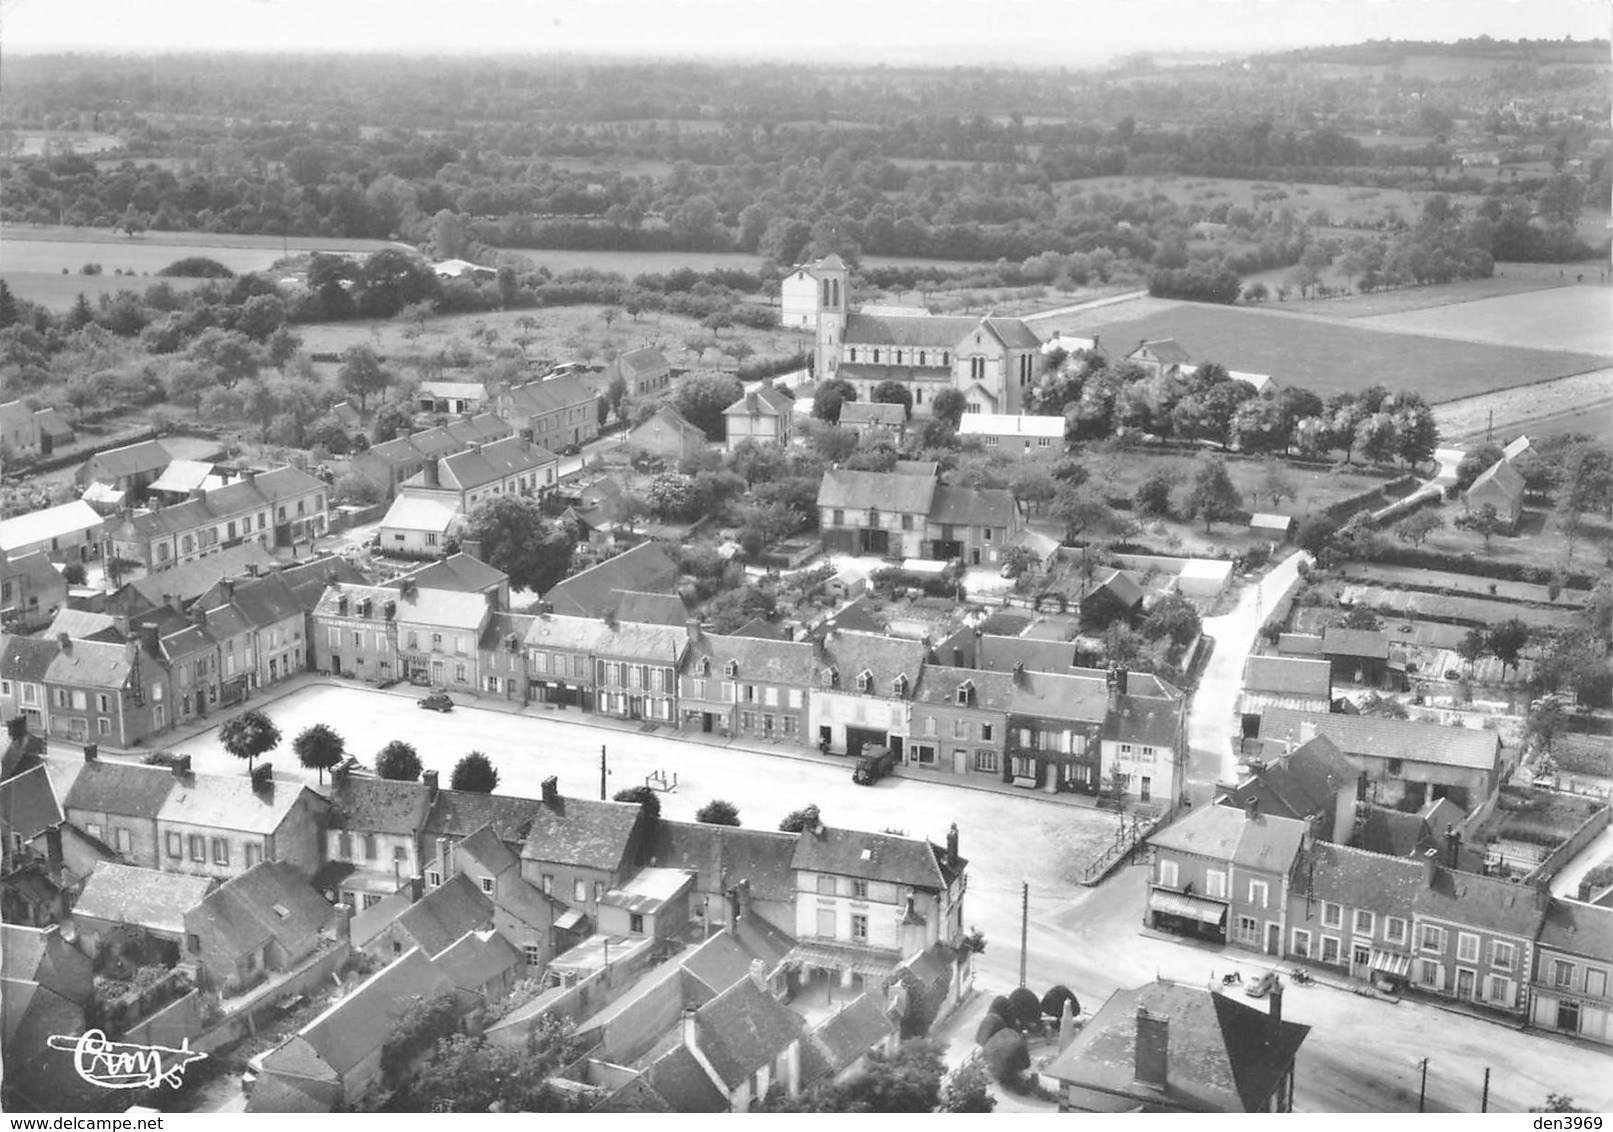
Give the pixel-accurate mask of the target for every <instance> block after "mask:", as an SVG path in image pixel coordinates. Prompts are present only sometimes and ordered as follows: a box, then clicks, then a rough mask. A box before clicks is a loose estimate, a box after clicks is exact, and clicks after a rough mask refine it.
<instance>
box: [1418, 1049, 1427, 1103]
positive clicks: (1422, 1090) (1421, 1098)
mask: <svg viewBox="0 0 1613 1132" xmlns="http://www.w3.org/2000/svg"><path fill="white" fill-rule="evenodd" d="M1422 1067H1423V1081H1422V1084H1420V1085H1418V1086H1417V1111H1418V1112H1424V1111H1426V1109H1424V1107H1423V1104H1424V1102H1425V1101H1426V1100H1427V1099H1428V1059H1427V1058H1426V1057H1425V1058H1423V1060H1422Z"/></svg>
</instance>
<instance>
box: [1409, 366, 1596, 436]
mask: <svg viewBox="0 0 1613 1132" xmlns="http://www.w3.org/2000/svg"><path fill="white" fill-rule="evenodd" d="M1434 418H1435V419H1436V420H1437V421H1438V422H1439V430H1440V435H1441V436H1443V437H1444V438H1445V439H1446V440H1447V441H1457V440H1471V439H1477V438H1479V437H1482V436H1483V435H1484V434H1485V433H1486V432H1487V431H1490V430H1491V429H1492V428H1493V430H1494V433H1495V435H1496V436H1500V437H1503V438H1510V437H1513V436H1516V435H1517V434H1518V433H1520V432H1527V433H1528V434H1529V435H1530V436H1534V437H1543V436H1555V435H1557V434H1559V433H1565V432H1577V433H1584V434H1585V435H1587V436H1594V437H1598V438H1600V439H1602V440H1613V369H1600V370H1593V371H1591V372H1590V373H1582V374H1576V375H1574V376H1573V377H1561V378H1558V379H1557V380H1556V381H1546V382H1542V383H1540V384H1539V385H1529V386H1524V387H1522V388H1518V389H1502V390H1498V391H1496V392H1493V393H1484V394H1480V395H1479V396H1476V397H1467V398H1464V399H1462V400H1460V401H1450V402H1447V403H1445V404H1443V405H1439V406H1436V407H1435V409H1434Z"/></svg>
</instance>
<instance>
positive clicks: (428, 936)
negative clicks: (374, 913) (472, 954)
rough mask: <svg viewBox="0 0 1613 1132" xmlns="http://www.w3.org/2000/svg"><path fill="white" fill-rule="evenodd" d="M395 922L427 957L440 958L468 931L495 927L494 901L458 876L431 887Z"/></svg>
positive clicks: (462, 876) (472, 883)
mask: <svg viewBox="0 0 1613 1132" xmlns="http://www.w3.org/2000/svg"><path fill="white" fill-rule="evenodd" d="M393 922H394V923H395V924H397V926H398V927H399V928H401V929H402V930H404V931H406V932H407V933H408V934H409V937H410V938H411V939H413V940H414V942H415V943H416V944H418V945H419V946H420V948H421V950H422V951H424V952H425V953H426V954H427V955H440V954H442V952H443V951H445V950H447V949H448V948H449V947H451V946H452V945H453V943H454V941H455V940H457V939H458V938H459V937H460V936H462V935H464V934H465V933H466V932H467V931H471V930H474V929H485V928H490V927H492V926H493V901H492V900H491V899H490V898H489V897H488V896H487V894H486V893H484V892H483V891H482V890H481V888H480V887H479V886H478V885H477V884H476V882H475V881H473V880H471V879H470V877H468V876H466V875H465V874H464V873H456V874H454V875H453V876H451V877H449V878H448V879H447V880H445V881H443V882H442V883H441V884H439V885H438V886H437V887H436V888H428V889H427V890H426V892H425V894H424V895H422V896H421V897H420V899H419V900H417V901H415V902H414V903H413V904H411V905H409V907H408V908H406V909H405V910H404V911H403V913H402V914H401V915H399V916H398V918H397V919H396V920H394V921H393Z"/></svg>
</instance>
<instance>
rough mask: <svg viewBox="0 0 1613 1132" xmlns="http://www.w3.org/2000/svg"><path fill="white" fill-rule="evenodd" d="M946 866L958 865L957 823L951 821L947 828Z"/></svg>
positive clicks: (952, 867)
mask: <svg viewBox="0 0 1613 1132" xmlns="http://www.w3.org/2000/svg"><path fill="white" fill-rule="evenodd" d="M947 867H948V868H951V869H956V868H957V867H958V823H957V822H953V823H952V825H951V827H950V828H949V829H948V830H947Z"/></svg>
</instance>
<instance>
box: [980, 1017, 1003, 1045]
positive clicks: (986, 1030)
mask: <svg viewBox="0 0 1613 1132" xmlns="http://www.w3.org/2000/svg"><path fill="white" fill-rule="evenodd" d="M1007 1025H1008V1023H1007V1022H1004V1021H1003V1020H1002V1018H1001V1017H1000V1016H998V1015H996V1014H987V1015H986V1016H985V1017H984V1018H982V1019H981V1020H980V1025H979V1026H977V1027H976V1028H975V1045H977V1046H983V1045H985V1044H986V1043H987V1042H989V1041H991V1038H992V1035H994V1034H995V1033H996V1032H997V1031H998V1030H1001V1029H1002V1028H1003V1027H1005V1026H1007Z"/></svg>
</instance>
